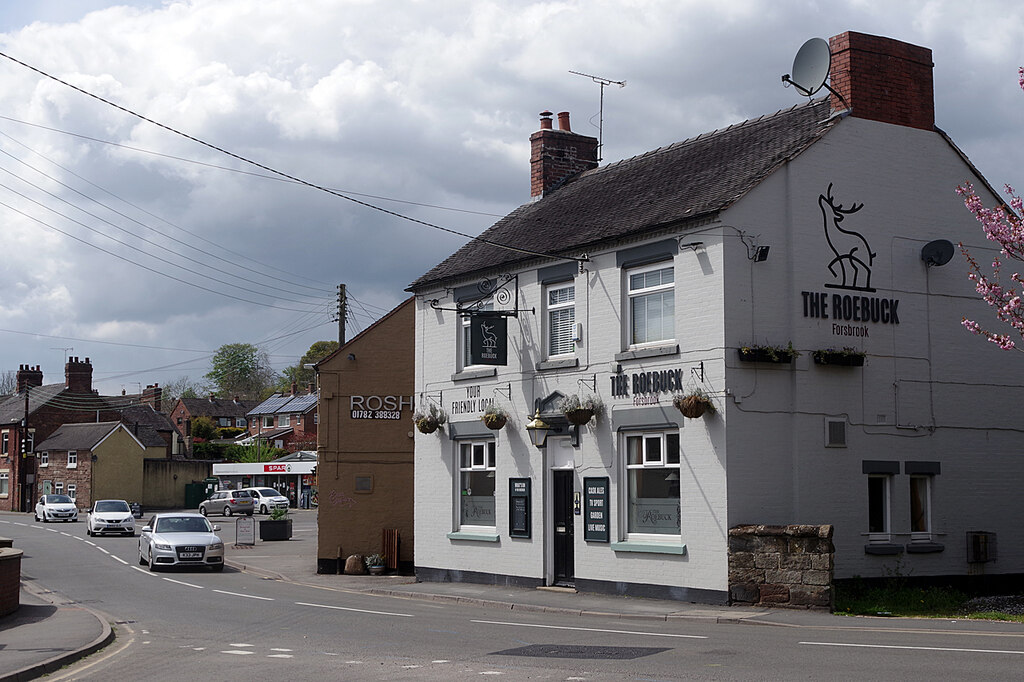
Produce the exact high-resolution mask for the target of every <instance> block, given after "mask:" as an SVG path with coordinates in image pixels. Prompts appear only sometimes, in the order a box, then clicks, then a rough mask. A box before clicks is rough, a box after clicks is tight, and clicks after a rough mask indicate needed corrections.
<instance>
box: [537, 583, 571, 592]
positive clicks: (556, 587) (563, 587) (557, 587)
mask: <svg viewBox="0 0 1024 682" xmlns="http://www.w3.org/2000/svg"><path fill="white" fill-rule="evenodd" d="M537 589H538V590H547V591H548V592H569V593H571V594H576V588H575V587H569V586H567V585H539V586H538V587H537Z"/></svg>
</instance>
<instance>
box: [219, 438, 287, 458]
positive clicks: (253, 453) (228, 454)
mask: <svg viewBox="0 0 1024 682" xmlns="http://www.w3.org/2000/svg"><path fill="white" fill-rule="evenodd" d="M287 452H288V451H287V450H282V449H281V448H275V447H272V446H271V445H270V444H269V443H267V442H266V441H263V440H259V439H256V440H254V441H253V442H252V443H250V444H249V445H229V446H228V447H227V449H226V450H225V451H224V457H225V459H228V460H231V461H232V462H247V463H256V462H269V461H271V460H274V459H277V458H278V457H281V456H282V455H285V454H287Z"/></svg>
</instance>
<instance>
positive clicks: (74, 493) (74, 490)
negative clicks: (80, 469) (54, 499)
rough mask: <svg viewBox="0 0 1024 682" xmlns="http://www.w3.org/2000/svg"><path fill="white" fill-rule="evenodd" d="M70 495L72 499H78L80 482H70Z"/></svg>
mask: <svg viewBox="0 0 1024 682" xmlns="http://www.w3.org/2000/svg"><path fill="white" fill-rule="evenodd" d="M68 497H70V498H71V499H72V500H75V499H78V484H77V483H68Z"/></svg>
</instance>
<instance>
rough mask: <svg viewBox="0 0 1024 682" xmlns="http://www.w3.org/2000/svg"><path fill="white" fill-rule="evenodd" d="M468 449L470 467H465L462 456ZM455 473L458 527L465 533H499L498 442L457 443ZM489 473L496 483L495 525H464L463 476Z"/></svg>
mask: <svg viewBox="0 0 1024 682" xmlns="http://www.w3.org/2000/svg"><path fill="white" fill-rule="evenodd" d="M466 448H469V449H470V451H471V453H472V454H471V457H470V461H469V466H463V459H462V454H463V452H464V450H465V449H466ZM477 448H479V449H480V455H481V457H480V459H479V461H478V459H477V457H476V450H477ZM455 457H456V461H455V471H456V476H457V477H458V480H456V482H455V514H456V520H457V526H458V529H459V530H460V531H463V532H466V531H468V532H488V533H494V532H497V527H498V500H497V498H498V487H497V478H496V476H497V466H496V464H497V442H496V441H495V440H494V439H493V438H490V439H484V440H460V441H456V447H455ZM479 472H487V473H488V474H489V476H488V478H491V479H492V480H493V481H495V486H494V493H493V495H494V524H493V525H490V526H485V525H481V524H473V523H464V522H463V520H462V482H463V481H462V475H463V474H464V473H479Z"/></svg>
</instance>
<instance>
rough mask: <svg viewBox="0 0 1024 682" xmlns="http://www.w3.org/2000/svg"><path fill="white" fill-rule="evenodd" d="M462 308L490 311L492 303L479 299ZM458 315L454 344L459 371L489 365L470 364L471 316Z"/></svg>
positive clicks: (492, 307)
mask: <svg viewBox="0 0 1024 682" xmlns="http://www.w3.org/2000/svg"><path fill="white" fill-rule="evenodd" d="M463 310H465V311H467V312H468V311H470V310H472V311H473V312H487V311H490V310H494V303H492V302H491V301H486V302H484V301H479V302H477V303H476V304H474V305H472V306H469V307H466V308H463ZM458 315H459V318H458V319H459V338H458V342H457V343H456V344H455V345H456V346H458V353H459V358H458V364H457V365H456V366H457V367H458V368H459V371H460V372H461V371H463V370H466V369H477V368H481V367H490V365H473V364H470V363H471V362H472V359H471V357H470V343H469V322H470V320H471V319H472V317H471V316H469V315H463V314H462V313H458Z"/></svg>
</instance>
